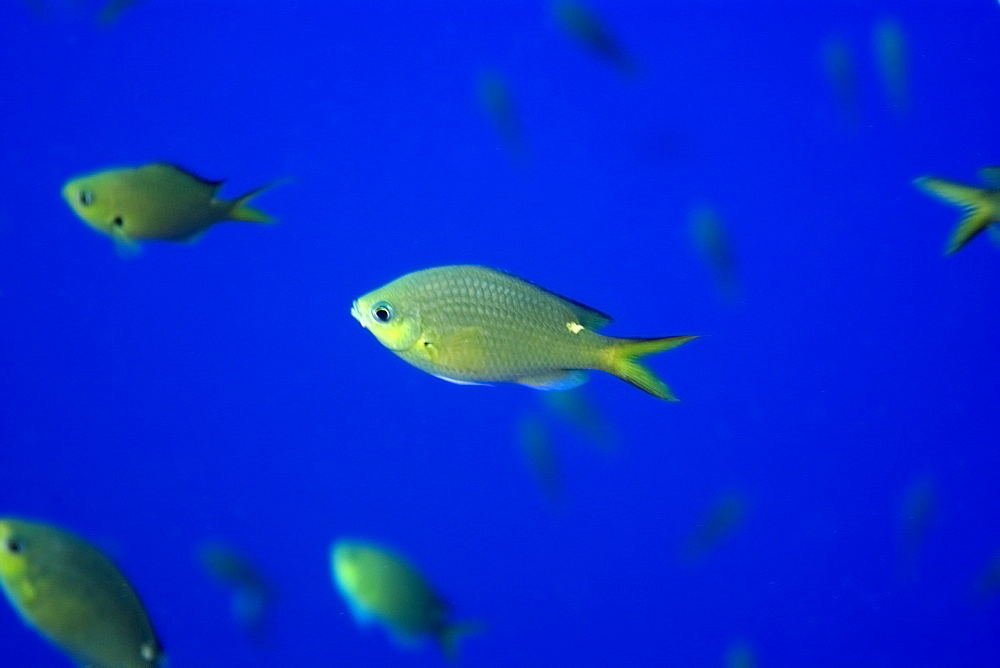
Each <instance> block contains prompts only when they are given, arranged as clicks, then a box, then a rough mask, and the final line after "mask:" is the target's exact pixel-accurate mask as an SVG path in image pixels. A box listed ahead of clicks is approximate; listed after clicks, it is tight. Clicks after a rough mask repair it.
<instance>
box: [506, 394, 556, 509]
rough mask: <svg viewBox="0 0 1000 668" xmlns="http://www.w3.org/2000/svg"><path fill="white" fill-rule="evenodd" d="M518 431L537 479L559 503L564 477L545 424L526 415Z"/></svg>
mask: <svg viewBox="0 0 1000 668" xmlns="http://www.w3.org/2000/svg"><path fill="white" fill-rule="evenodd" d="M552 394H564V393H563V392H553V393H552ZM517 431H518V442H519V443H520V445H521V452H522V453H523V455H524V458H525V461H527V463H528V465H529V466H530V467H531V470H532V471H533V472H534V474H535V479H536V480H538V484H539V485H540V486H541V487H542V490H543V491H544V492H545V494H546V496H548V497H549V499H550V500H552V501H558V500H559V499H560V498H561V497H562V490H563V484H562V475H561V472H560V467H559V458H558V456H557V455H556V449H555V445H554V444H553V443H552V436H551V434H550V433H549V430H548V428H547V427H546V424H545V422H543V421H542V420H541V419H539V418H538V417H537V416H535V415H526V416H524V417H523V418H521V420H520V422H519V423H518V430H517Z"/></svg>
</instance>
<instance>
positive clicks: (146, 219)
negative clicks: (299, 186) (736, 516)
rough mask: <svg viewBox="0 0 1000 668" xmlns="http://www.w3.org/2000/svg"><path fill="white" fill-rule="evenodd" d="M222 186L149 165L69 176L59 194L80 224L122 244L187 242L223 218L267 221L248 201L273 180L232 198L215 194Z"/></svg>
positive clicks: (160, 165) (177, 169)
mask: <svg viewBox="0 0 1000 668" xmlns="http://www.w3.org/2000/svg"><path fill="white" fill-rule="evenodd" d="M222 184H223V181H208V180H205V179H203V178H201V177H199V176H196V175H194V174H192V173H191V172H188V171H185V170H183V169H181V168H180V167H176V166H174V165H168V164H165V163H154V164H151V165H145V166H143V167H135V168H123V169H108V170H104V171H100V172H95V173H93V174H88V175H86V176H80V177H77V178H74V179H71V180H70V181H68V182H67V183H66V185H65V186H63V190H62V195H63V199H65V200H66V202H67V203H68V204H69V206H70V208H71V209H73V211H74V212H75V213H76V215H78V216H80V218H82V219H83V221H84V222H85V223H87V224H88V225H90V226H91V227H93V228H94V229H95V230H97V231H98V232H102V233H104V234H107V235H108V236H110V237H111V238H112V239H114V240H115V241H116V242H119V243H123V244H125V245H126V246H128V245H132V244H134V243H135V242H137V241H143V240H146V239H158V240H161V241H191V240H193V239H195V238H197V237H198V236H199V235H201V234H202V233H203V232H204V231H205V230H207V229H208V228H209V227H211V226H212V225H214V224H215V223H220V222H222V221H225V220H240V221H248V222H254V223H269V222H271V218H270V216H268V215H267V214H266V213H264V212H262V211H259V210H258V209H254V208H252V207H250V206H247V202H248V201H249V200H250V199H251V198H253V197H254V196H255V195H258V194H259V193H260V192H261V191H263V190H265V189H267V188H268V187H270V186H271V185H274V184H273V183H270V184H268V185H265V186H262V187H260V188H255V189H253V190H251V191H250V192H248V193H246V194H245V195H241V196H240V197H237V198H236V199H231V200H226V199H219V198H217V197H216V193H217V192H218V191H219V189H220V188H221V187H222Z"/></svg>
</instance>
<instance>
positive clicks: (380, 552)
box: [330, 540, 478, 658]
mask: <svg viewBox="0 0 1000 668" xmlns="http://www.w3.org/2000/svg"><path fill="white" fill-rule="evenodd" d="M330 566H331V570H332V572H333V581H334V584H335V585H336V586H337V589H338V590H339V591H340V594H341V595H342V596H343V597H344V601H346V603H347V607H348V608H350V610H351V614H352V615H353V616H354V619H355V621H357V622H358V624H359V625H362V626H367V625H369V624H373V623H378V624H381V625H383V626H384V627H385V628H386V629H387V630H388V631H389V634H390V635H391V636H392V637H393V638H394V639H395V640H396V641H397V642H398V643H400V644H401V645H403V646H410V645H413V644H414V643H415V642H416V641H418V640H419V639H420V638H424V637H428V636H429V637H431V638H434V639H435V640H437V642H438V644H439V645H440V646H441V649H442V650H443V651H444V653H445V654H446V655H447V656H449V657H452V658H454V657H455V656H456V654H457V650H458V640H459V639H460V638H461V637H462V636H463V635H465V634H467V633H470V632H472V631H474V630H477V626H478V625H476V624H471V623H455V622H452V621H451V620H450V619H449V617H450V610H449V606H448V603H447V602H446V601H445V600H444V599H443V598H442V597H441V596H440V595H439V594H438V593H437V592H436V591H434V589H433V588H432V587H431V585H430V584H429V583H428V582H427V580H426V579H425V578H424V576H423V575H421V574H420V572H419V571H418V570H417V569H416V568H415V567H414V566H412V565H411V564H410V563H409V562H408V561H407V560H406V559H404V558H403V557H402V556H400V555H399V554H396V553H395V552H393V551H391V550H388V549H386V548H384V547H381V546H379V545H375V544H373V543H368V542H363V541H357V540H339V541H337V542H336V543H334V544H333V546H332V548H331V550H330Z"/></svg>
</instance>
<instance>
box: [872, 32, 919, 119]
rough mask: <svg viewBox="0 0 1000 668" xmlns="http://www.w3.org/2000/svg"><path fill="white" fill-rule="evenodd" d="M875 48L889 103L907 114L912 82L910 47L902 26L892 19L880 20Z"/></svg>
mask: <svg viewBox="0 0 1000 668" xmlns="http://www.w3.org/2000/svg"><path fill="white" fill-rule="evenodd" d="M872 51H873V52H874V54H875V62H876V64H877V65H878V70H879V76H880V77H881V79H882V90H883V91H884V93H885V96H886V100H887V101H888V103H889V106H891V107H892V108H893V109H894V110H896V112H898V113H905V112H906V111H907V110H908V108H909V105H910V84H909V50H908V49H907V46H906V35H905V33H904V32H903V27H902V26H901V25H900V24H899V23H897V22H896V21H894V20H892V19H882V20H880V21H878V22H877V23H876V24H875V25H874V26H873V27H872Z"/></svg>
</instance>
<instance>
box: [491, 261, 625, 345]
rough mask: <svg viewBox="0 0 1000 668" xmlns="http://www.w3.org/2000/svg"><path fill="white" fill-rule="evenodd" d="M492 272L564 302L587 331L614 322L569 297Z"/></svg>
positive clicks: (502, 272)
mask: <svg viewBox="0 0 1000 668" xmlns="http://www.w3.org/2000/svg"><path fill="white" fill-rule="evenodd" d="M491 269H492V268H491ZM492 270H493V271H495V272H497V273H500V274H503V275H505V276H510V277H511V278H516V279H517V280H519V281H523V282H524V283H527V284H528V285H530V286H532V287H534V288H538V289H539V290H541V291H542V292H547V293H549V294H550V295H552V296H553V297H557V298H558V299H560V300H561V301H563V302H565V303H566V305H567V306H568V307H570V308H571V309H572V310H573V313H574V314H575V315H576V317H577V318H578V319H579V321H580V324H581V325H583V326H584V327H586V328H587V329H589V330H591V331H596V330H598V329H600V328H601V327H604V326H605V325H607V324H609V323H611V322H612V321H613V320H614V318H612V317H611V316H610V315H608V314H607V313H604V312H602V311H598V310H597V309H596V308H593V307H590V306H587V305H586V304H582V303H580V302H578V301H576V300H575V299H570V298H569V297H564V296H563V295H561V294H559V293H558V292H553V291H552V290H549V289H548V288H543V287H542V286H540V285H536V284H535V283H532V282H531V281H526V280H524V279H523V278H521V277H520V276H516V275H514V274H511V273H509V272H506V271H503V270H501V269H492Z"/></svg>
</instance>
